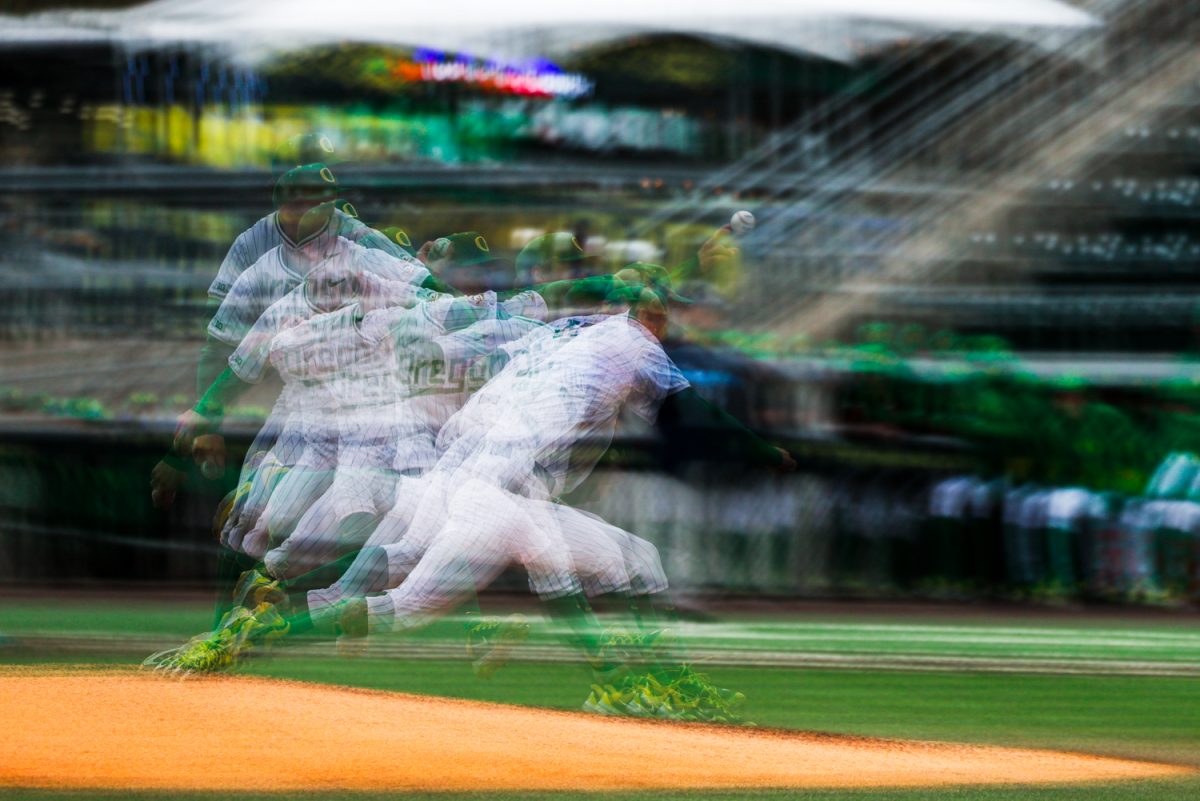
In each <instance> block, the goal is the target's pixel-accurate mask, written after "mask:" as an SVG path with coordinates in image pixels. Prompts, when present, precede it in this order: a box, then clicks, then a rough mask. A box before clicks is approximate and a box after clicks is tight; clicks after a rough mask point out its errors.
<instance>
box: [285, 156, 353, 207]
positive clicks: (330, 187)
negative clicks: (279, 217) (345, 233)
mask: <svg viewBox="0 0 1200 801" xmlns="http://www.w3.org/2000/svg"><path fill="white" fill-rule="evenodd" d="M340 189H341V187H340V186H339V185H338V180H337V177H336V176H335V175H334V174H333V170H331V169H329V168H328V167H326V166H325V165H324V164H322V163H320V162H314V163H312V164H305V165H302V166H300V167H293V168H292V169H290V170H288V171H287V172H285V173H284V174H283V175H281V176H279V180H277V181H276V182H275V192H274V200H275V208H279V207H280V206H282V205H283V204H284V203H287V202H289V201H292V200H298V199H302V198H303V199H306V200H313V201H317V202H321V201H327V200H328V201H331V200H335V199H336V198H337V196H338V192H339V191H340ZM352 208H353V207H352Z"/></svg>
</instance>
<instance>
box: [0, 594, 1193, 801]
mask: <svg viewBox="0 0 1200 801" xmlns="http://www.w3.org/2000/svg"><path fill="white" fill-rule="evenodd" d="M208 614H209V609H208V608H207V607H206V606H204V605H197V604H180V603H168V604H152V603H150V604H142V603H124V602H122V603H115V602H114V603H110V604H103V605H97V604H95V603H78V602H77V603H66V602H60V603H56V604H46V603H42V602H36V601H20V602H17V603H16V604H12V603H7V602H6V603H5V604H4V605H3V607H2V608H0V633H4V634H7V635H9V636H10V637H13V638H15V640H16V642H17V645H19V644H20V643H19V640H20V638H23V637H28V636H31V635H36V634H59V635H62V634H65V633H67V632H71V631H89V632H93V633H95V632H101V633H104V634H105V635H112V636H113V637H115V638H116V637H119V636H120V635H121V634H134V633H136V634H139V635H147V634H161V635H169V636H181V635H186V634H189V633H193V632H194V631H196V630H199V629H202V628H204V627H205V626H206V625H207V622H208ZM788 623H789V621H786V620H781V619H779V618H773V619H772V620H770V621H754V620H748V621H747V620H743V621H738V623H737V625H730V624H722V625H718V626H712V627H706V628H702V629H700V630H698V633H697V636H700V637H704V638H707V639H708V640H712V641H718V640H721V641H723V642H724V644H725V646H727V647H728V648H730V649H736V648H747V650H750V651H752V650H753V647H754V646H753V642H754V641H753V639H752V638H748V637H747V635H746V632H751V633H752V632H754V631H757V630H758V629H759V628H761V627H766V629H765V630H768V631H770V632H772V633H773V634H774V635H778V634H781V633H782V634H786V635H788V636H789V637H792V639H794V640H796V641H803V640H804V637H805V635H806V633H811V632H816V633H817V634H818V635H819V636H820V638H821V641H822V646H821V647H823V648H829V649H833V651H834V652H836V649H838V648H843V649H847V650H850V649H858V648H862V647H863V645H864V642H865V641H866V638H868V637H870V636H880V634H881V632H882V634H883V635H887V636H884V637H882V640H883V641H882V642H881V643H880V644H879V648H880V652H881V653H889V648H892V646H893V645H901V646H904V648H903V649H902V651H903V653H906V654H907V653H924V652H935V653H940V651H937V649H939V648H945V647H954V646H955V638H956V637H960V638H962V640H963V641H964V642H962V643H960V644H959V646H960V647H962V648H970V647H973V646H975V645H979V644H980V643H986V644H987V647H988V648H989V649H992V650H993V651H994V652H995V653H996V654H997V655H999V656H1001V657H1003V656H1004V655H1005V654H1007V653H1013V652H1020V651H1022V650H1025V649H1026V641H1027V639H1028V638H1027V637H1024V636H1022V635H1023V633H1024V629H1025V628H1028V627H1026V626H1025V625H1024V623H1023V621H1021V620H1019V619H1011V620H1007V621H1006V620H998V621H994V622H989V623H986V624H978V625H973V624H969V623H963V622H954V623H939V622H932V621H913V620H897V621H892V622H891V623H888V622H887V621H878V620H874V621H870V622H863V621H855V620H853V619H848V620H847V619H839V620H838V621H823V622H820V623H814V622H813V621H795V622H792V625H791V626H790V627H789V626H788V625H787V624H788ZM839 625H840V626H841V627H842V628H841V629H839V628H838V626H839ZM880 626H883V627H884V628H883V629H880ZM889 626H890V628H888V627H889ZM1036 628H1038V629H1040V630H1043V631H1046V630H1048V629H1052V628H1054V627H1048V626H1045V625H1040V626H1038V627H1036ZM1062 628H1063V629H1064V630H1070V631H1076V629H1078V628H1079V627H1072V626H1065V627H1062ZM1089 628H1090V629H1092V630H1096V629H1097V627H1095V626H1090V627H1089ZM1099 630H1100V631H1101V635H1100V636H1098V637H1095V638H1091V639H1087V638H1083V637H1082V636H1081V635H1079V634H1078V633H1074V634H1069V635H1064V636H1070V637H1073V638H1075V642H1074V646H1076V647H1080V648H1086V649H1087V650H1088V654H1089V658H1103V657H1104V655H1105V653H1107V652H1106V651H1105V649H1104V643H1110V644H1112V646H1113V650H1118V651H1120V650H1121V649H1122V648H1124V647H1125V645H1126V644H1127V643H1128V642H1130V641H1148V642H1160V643H1161V642H1166V643H1169V648H1167V649H1161V653H1160V654H1159V655H1160V656H1163V655H1165V658H1166V659H1168V660H1186V659H1188V658H1189V656H1190V649H1191V648H1192V639H1191V638H1193V637H1194V636H1195V630H1194V629H1193V630H1188V629H1186V628H1181V627H1180V626H1179V625H1178V624H1177V623H1171V624H1168V625H1164V626H1162V627H1154V626H1150V627H1147V626H1145V625H1144V624H1142V623H1129V624H1124V625H1122V624H1120V623H1119V622H1109V623H1106V624H1105V625H1104V626H1102V627H1099ZM905 631H910V632H912V633H913V635H914V639H913V640H912V641H909V640H906V639H905V638H904V636H903V632H905ZM722 632H728V633H730V634H731V635H732V636H727V637H725V638H724V640H722V637H721V634H722ZM1155 633H1160V634H1166V635H1170V636H1168V637H1166V638H1165V639H1164V638H1157V639H1156V638H1155V637H1153V636H1148V635H1153V634H1155ZM792 635H795V636H794V637H793V636H792ZM1175 635H1181V636H1178V637H1177V636H1175ZM424 636H425V637H428V638H430V640H431V641H436V640H440V639H444V638H449V639H453V638H455V637H459V638H461V630H458V629H456V628H455V627H454V626H453V624H450V625H449V626H448V627H443V628H441V629H435V630H433V631H431V632H427V633H426V634H425V635H424ZM1033 636H1035V637H1036V636H1041V637H1044V638H1045V639H1047V640H1049V639H1050V638H1051V634H1048V633H1047V634H1039V635H1033ZM771 641H772V642H773V643H778V642H779V638H778V637H773V639H772V640H771ZM28 642H37V641H36V640H29V641H28ZM748 642H749V643H751V644H750V645H749V646H747V643H748ZM1005 642H1008V643H1009V651H1005V650H1004V649H1003V647H1002V646H1003V644H1004V643H1005ZM114 643H115V644H114V645H113V646H112V648H113V650H111V651H109V652H106V653H104V654H97V653H93V652H67V651H61V652H57V653H50V652H45V653H40V652H38V651H36V650H31V649H30V647H28V646H27V645H26V646H24V647H15V646H12V645H10V647H0V662H10V663H14V662H16V663H24V664H41V663H62V662H88V663H95V664H100V665H103V664H130V663H133V662H136V661H137V658H138V657H140V656H141V655H142V654H141V652H140V651H139V652H126V653H122V652H121V651H120V647H121V646H120V644H119V640H115V641H114ZM921 643H924V644H923V645H922V644H921ZM771 647H772V648H776V647H778V646H777V645H772V646H771ZM1060 647H1065V646H1060ZM1167 651H1169V652H1170V653H1169V654H1166V652H1167ZM890 652H892V653H898V651H895V650H892V651H890ZM1122 658H1128V657H1127V656H1126V655H1125V652H1124V651H1122ZM243 672H245V673H247V674H252V675H261V676H272V677H279V678H287V679H298V680H305V681H314V682H324V683H332V684H342V685H348V686H357V687H368V688H374V689H383V690H398V691H403V692H411V693H423V694H430V695H444V696H453V697H459V698H470V699H478V700H485V701H495V702H501V703H512V704H527V705H534V706H545V707H552V708H559V709H574V708H577V707H578V706H579V704H580V703H581V702H582V700H583V698H584V697H585V696H586V694H587V689H588V682H589V676H588V673H587V672H586V671H584V670H583V669H581V668H580V667H577V666H573V665H569V664H553V663H548V664H529V663H520V664H513V665H510V666H509V667H507V668H505V669H504V670H503V671H501V672H500V673H499V674H498V675H497V676H495V677H494V678H493V679H492V680H490V681H480V680H478V679H476V678H475V677H474V676H473V675H472V673H471V670H470V666H469V664H468V663H467V662H466V661H465V660H459V659H446V660H428V659H405V658H396V659H364V660H359V661H352V660H342V659H337V658H334V657H332V656H324V655H312V654H311V653H310V652H305V653H297V652H289V651H288V650H287V649H286V648H280V649H278V650H276V651H275V652H274V653H273V654H270V655H267V656H262V657H259V658H256V659H253V660H251V661H249V662H248V663H247V664H246V665H245V667H244V668H243ZM708 672H710V673H711V675H712V676H713V678H714V679H715V680H716V681H717V683H719V684H721V685H723V686H729V687H736V688H739V689H742V690H743V691H744V692H745V693H746V694H747V697H748V700H747V706H746V714H747V715H748V716H749V717H750V718H751V719H753V720H755V721H756V722H758V723H759V724H760V725H766V726H776V727H782V728H793V729H805V730H816V731H826V732H837V733H846V734H858V735H868V736H878V737H897V738H915V739H931V740H945V741H953V742H970V743H987V744H998V745H1011V746H1028V747H1042V748H1054V749H1061V750H1071V751H1082V752H1089V753H1097V754H1105V755H1112V756H1121V757H1129V758H1138V759H1147V760H1155V761H1164V762H1172V763H1177V764H1185V765H1191V766H1195V767H1197V768H1200V680H1197V679H1193V678H1178V677H1155V676H1114V675H1094V676H1089V675H1025V674H1021V673H988V672H970V673H960V672H950V671H947V672H904V671H895V670H814V669H794V668H763V667H713V668H711V669H708ZM630 760H631V765H633V766H636V767H635V769H647V770H652V769H653V766H643V765H639V763H638V762H637V755H636V754H631V755H630ZM6 796H7V797H15V798H31V799H47V798H51V797H61V794H56V793H45V792H37V791H13V792H10V793H7V794H6ZM69 797H72V798H86V799H107V798H121V797H130V794H127V793H103V792H96V793H91V792H89V793H82V794H80V793H72V794H70V796H69ZM133 797H136V798H139V799H157V798H167V797H179V796H178V795H177V794H169V795H168V794H155V793H138V794H134V796H133ZM187 797H188V798H193V797H194V798H222V799H224V798H239V799H240V798H246V799H250V798H268V797H269V796H263V795H261V794H258V795H255V794H248V795H236V794H219V795H212V794H192V795H189V796H187ZM383 797H384V796H381V795H373V794H352V793H341V794H336V795H329V794H324V795H320V796H314V798H319V799H320V800H321V801H327V799H331V798H360V799H372V798H383ZM386 797H388V798H396V797H398V796H397V794H387V796H386ZM403 797H405V798H422V797H427V796H421V795H405V796H403ZM429 797H433V796H429ZM436 797H437V798H439V799H458V798H485V797H487V798H514V799H515V798H545V799H550V798H553V799H555V801H558V799H562V798H564V795H561V794H540V795H538V794H525V793H522V794H487V795H482V794H441V795H437V796H436ZM571 797H584V796H578V795H575V794H572V796H571ZM587 797H593V796H587ZM594 797H595V798H603V799H621V801H624V800H625V799H639V800H640V799H650V798H654V799H674V798H684V797H702V798H704V799H710V800H711V801H715V800H716V799H726V798H763V799H768V798H769V799H776V798H803V799H833V798H849V799H897V800H899V799H905V800H908V799H914V800H915V799H935V801H941V800H942V799H1016V798H1022V799H1026V798H1027V799H1038V800H1040V799H1045V800H1046V801H1068V800H1069V801H1074V800H1075V799H1079V801H1083V799H1118V798H1120V799H1127V798H1138V799H1142V798H1145V799H1185V798H1186V799H1196V798H1200V775H1198V776H1197V778H1195V779H1185V780H1176V781H1169V782H1154V783H1144V784H1143V783H1137V784H1121V785H1112V786H1106V787H1096V786H1088V787H1065V788H1064V787H1041V788H993V789H963V790H921V791H894V792H845V791H838V792H797V791H787V792H782V791H781V792H765V791H746V792H736V793H730V792H712V793H691V794H645V793H641V794H637V793H633V794H627V793H619V794H598V795H595V796H594Z"/></svg>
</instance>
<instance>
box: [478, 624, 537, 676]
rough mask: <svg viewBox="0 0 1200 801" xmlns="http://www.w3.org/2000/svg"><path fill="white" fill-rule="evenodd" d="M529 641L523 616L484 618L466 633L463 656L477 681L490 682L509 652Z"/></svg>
mask: <svg viewBox="0 0 1200 801" xmlns="http://www.w3.org/2000/svg"><path fill="white" fill-rule="evenodd" d="M528 637H529V621H528V620H526V619H525V616H524V615H520V614H513V615H509V616H508V617H505V618H494V617H488V618H484V619H483V620H480V621H479V622H478V623H476V624H475V625H474V626H472V627H471V628H470V629H469V630H468V631H467V656H469V657H470V658H471V659H472V660H473V661H472V662H471V670H472V671H473V672H474V673H475V675H476V676H477V677H478V678H481V679H490V678H491V677H492V676H494V675H495V674H496V672H497V671H498V670H500V668H502V667H504V666H505V665H506V664H508V660H509V659H510V658H512V654H513V651H514V650H515V649H516V648H517V646H519V645H520V644H521V643H523V642H525V640H526V639H527V638H528Z"/></svg>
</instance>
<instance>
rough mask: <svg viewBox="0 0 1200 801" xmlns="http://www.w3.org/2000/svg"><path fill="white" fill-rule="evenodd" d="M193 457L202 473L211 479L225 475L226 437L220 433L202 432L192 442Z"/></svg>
mask: <svg viewBox="0 0 1200 801" xmlns="http://www.w3.org/2000/svg"><path fill="white" fill-rule="evenodd" d="M192 458H193V459H195V460H196V464H197V465H198V466H199V467H200V474H201V475H202V476H204V477H205V478H207V479H208V480H210V481H215V480H216V479H218V478H220V477H221V476H223V475H225V438H224V437H223V436H221V435H220V434H202V435H200V436H198V437H196V439H195V440H194V441H193V442H192Z"/></svg>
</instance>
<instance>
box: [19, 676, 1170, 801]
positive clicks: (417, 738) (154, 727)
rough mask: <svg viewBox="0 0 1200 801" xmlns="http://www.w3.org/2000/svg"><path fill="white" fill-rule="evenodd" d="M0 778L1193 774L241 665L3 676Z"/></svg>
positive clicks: (840, 782) (847, 783)
mask: <svg viewBox="0 0 1200 801" xmlns="http://www.w3.org/2000/svg"><path fill="white" fill-rule="evenodd" d="M0 731H3V732H5V735H4V737H2V738H0V786H9V787H54V788H130V789H133V788H137V789H143V788H154V789H180V790H182V789H188V790H268V791H270V790H278V791H288V790H304V789H307V790H321V789H326V790H332V789H339V790H579V789H589V790H604V789H634V788H656V789H657V788H704V787H711V788H716V787H885V786H886V787H912V786H935V785H962V784H993V783H995V784H1008V783H1022V784H1024V783H1032V782H1076V781H1099V780H1120V779H1141V778H1155V777H1164V776H1172V775H1181V774H1185V773H1189V772H1190V771H1189V770H1188V769H1185V768H1179V767H1173V766H1167V765H1156V764H1149V763H1144V762H1133V761H1127V760H1120V759H1108V758H1101V757H1091V756H1081V755H1077V754H1063V753H1054V752H1049V751H1033V750H1023V749H1010V748H992V747H980V746H966V745H949V744H937V743H925V742H904V741H886V740H871V739H861V738H852V737H839V736H831V735H818V734H804V733H783V732H778V731H756V730H754V729H739V728H728V727H717V726H697V725H688V724H673V723H659V722H649V721H635V720H616V719H611V718H601V717H595V716H592V715H587V714H583V713H570V712H552V711H546V710H539V709H527V708H521V707H510V706H501V705H497V704H484V703H476V702H471V701H457V700H448V699H443V698H429V697H423V696H413V695H402V694H399V693H383V692H373V691H366V690H352V689H346V688H341V687H329V686H321V685H314V684H303V683H297V682H283V681H272V680H266V679H255V678H246V677H219V678H217V677H213V678H202V679H191V680H172V679H167V678H159V677H156V676H153V675H148V674H144V673H137V672H132V671H129V672H105V673H99V672H90V671H76V672H71V671H58V672H47V671H34V670H20V669H16V670H6V671H2V672H0Z"/></svg>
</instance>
